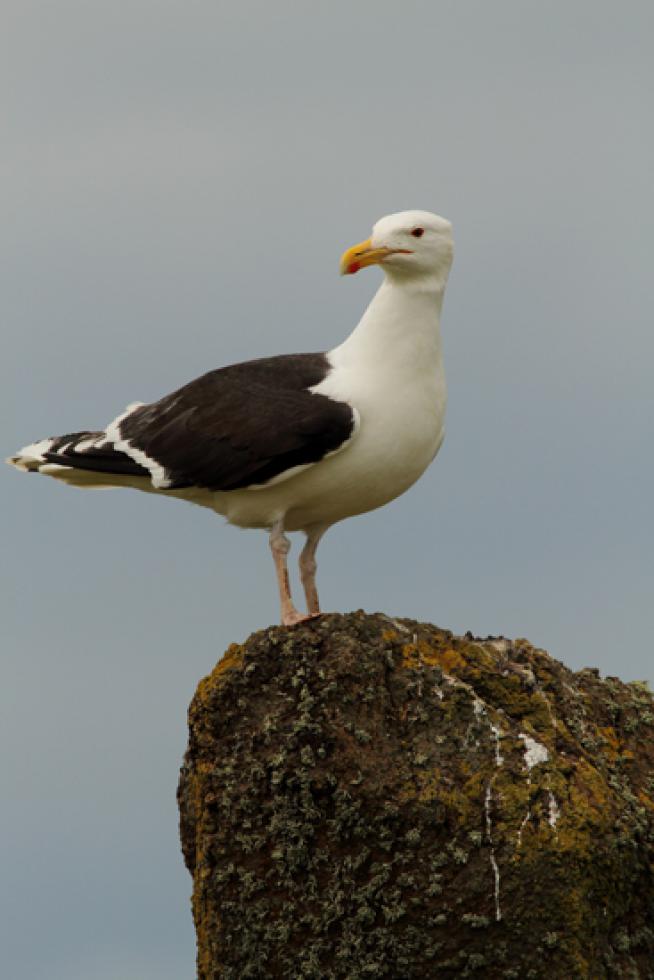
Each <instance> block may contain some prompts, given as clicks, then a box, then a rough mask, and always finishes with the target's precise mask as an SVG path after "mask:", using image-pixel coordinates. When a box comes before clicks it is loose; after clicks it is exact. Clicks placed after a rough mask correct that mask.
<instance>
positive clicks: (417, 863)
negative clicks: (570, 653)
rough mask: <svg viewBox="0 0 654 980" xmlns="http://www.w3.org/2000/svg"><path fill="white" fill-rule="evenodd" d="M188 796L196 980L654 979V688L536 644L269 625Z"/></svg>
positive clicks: (233, 657) (198, 748)
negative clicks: (567, 662) (564, 660)
mask: <svg viewBox="0 0 654 980" xmlns="http://www.w3.org/2000/svg"><path fill="white" fill-rule="evenodd" d="M179 803H180V810H181V833H182V846H183V850H184V856H185V859H186V863H187V865H188V868H189V870H190V871H191V873H192V875H193V880H194V890H193V912H194V917H195V924H196V928H197V936H198V976H199V978H200V980H214V978H225V980H248V978H268V977H288V978H292V980H299V978H315V980H330V978H334V980H336V978H347V980H368V978H373V977H387V978H390V980H404V978H406V980H409V978H413V977H416V978H419V977H429V978H432V977H439V978H444V980H447V978H455V977H480V978H484V980H493V978H507V980H508V978H516V980H526V978H535V980H536V978H547V980H552V978H561V980H572V978H589V980H602V978H619V977H625V978H627V977H629V978H632V977H645V978H648V977H650V978H651V977H654V699H653V698H652V695H651V694H650V693H649V691H648V690H647V688H646V687H645V685H641V684H623V683H621V682H620V681H619V680H617V679H616V678H606V679H604V680H602V679H601V678H600V676H599V673H598V672H597V671H594V670H582V671H581V672H579V673H576V674H575V673H572V672H571V671H569V670H567V669H566V668H565V667H564V666H563V665H562V664H560V663H558V662H557V661H555V660H553V659H552V658H551V657H549V656H548V655H547V654H546V653H545V652H543V651H542V650H537V649H535V648H534V647H532V646H531V645H530V644H529V643H527V642H526V641H524V640H517V641H509V640H505V639H494V638H487V639H485V640H479V639H475V638H473V637H472V636H469V635H468V636H465V637H458V636H453V635H452V634H451V633H449V632H446V631H444V630H440V629H437V628H436V627H434V626H429V625H425V624H421V623H414V622H411V621H410V620H391V619H388V618H387V617H385V616H382V615H375V616H367V615H365V614H363V613H353V614H351V615H347V616H340V615H330V616H323V617H321V618H320V619H317V620H314V621H312V622H310V623H308V624H302V625H300V626H297V627H293V628H291V629H284V628H272V629H267V630H264V631H262V632H260V633H257V634H255V635H253V636H252V637H250V639H249V640H248V641H247V642H246V643H245V644H243V645H242V646H236V645H234V646H232V647H230V648H229V650H228V651H227V653H226V654H225V656H224V657H223V659H222V660H221V661H220V663H219V664H218V666H217V667H216V668H215V670H214V671H213V673H212V674H211V675H210V676H209V677H207V678H205V679H204V680H203V681H202V682H201V683H200V685H199V688H198V691H197V694H196V696H195V698H194V700H193V703H192V705H191V709H190V743H189V748H188V752H187V754H186V758H185V762H184V766H183V769H182V775H181V782H180V789H179Z"/></svg>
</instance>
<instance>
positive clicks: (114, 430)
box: [96, 402, 171, 490]
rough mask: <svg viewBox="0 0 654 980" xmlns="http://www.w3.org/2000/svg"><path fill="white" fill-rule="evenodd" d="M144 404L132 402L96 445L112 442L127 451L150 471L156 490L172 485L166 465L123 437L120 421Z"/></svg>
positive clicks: (120, 449)
mask: <svg viewBox="0 0 654 980" xmlns="http://www.w3.org/2000/svg"><path fill="white" fill-rule="evenodd" d="M144 404H145V403H144V402H132V404H131V405H128V406H127V408H126V409H125V411H124V412H123V413H122V415H119V416H118V417H117V418H115V419H114V420H113V422H110V423H109V425H108V426H107V428H106V430H105V438H104V439H102V440H101V441H100V442H97V443H96V445H97V446H103V445H105V444H106V443H108V442H110V443H111V444H112V445H113V447H114V449H116V450H117V451H118V452H119V453H125V455H126V456H129V458H130V459H133V460H134V462H135V463H138V465H139V466H142V467H143V468H144V469H146V470H148V471H149V473H150V478H151V480H152V486H153V487H154V488H155V489H156V490H166V489H167V488H168V487H169V486H170V482H171V481H170V479H169V477H168V474H167V472H166V469H165V467H164V466H162V465H161V464H160V463H157V461H156V459H151V458H150V456H148V455H147V453H144V452H143V450H142V449H138V448H137V447H136V446H133V445H132V443H131V442H130V441H129V439H123V437H122V434H121V431H120V423H121V422H122V421H123V420H124V419H126V418H127V416H128V415H131V414H132V412H133V411H135V410H136V409H137V408H142V407H143V405H144Z"/></svg>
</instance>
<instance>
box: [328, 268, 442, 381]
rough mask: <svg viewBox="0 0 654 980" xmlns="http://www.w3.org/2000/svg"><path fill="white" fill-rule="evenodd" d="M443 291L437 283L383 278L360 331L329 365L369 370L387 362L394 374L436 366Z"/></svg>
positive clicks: (360, 326)
mask: <svg viewBox="0 0 654 980" xmlns="http://www.w3.org/2000/svg"><path fill="white" fill-rule="evenodd" d="M444 290H445V284H444V283H442V282H440V281H438V280H436V279H435V278H427V277H424V278H420V279H418V278H411V279H409V278H407V277H402V278H398V277H395V276H393V277H391V276H389V275H388V274H387V275H386V278H385V279H384V282H383V283H382V284H381V286H380V287H379V289H378V290H377V292H376V293H375V295H374V296H373V298H372V301H371V303H370V305H369V306H368V309H367V310H366V312H365V313H364V314H363V316H362V317H361V320H360V321H359V324H358V326H357V327H356V328H355V329H354V330H353V332H352V333H351V334H350V336H349V337H348V338H347V340H345V341H344V342H343V343H342V344H340V345H339V346H338V347H336V348H335V349H334V350H333V351H331V352H330V355H329V356H330V360H331V361H332V363H333V364H339V365H345V364H348V363H352V362H356V361H359V360H361V359H363V360H365V361H367V362H368V364H369V366H370V368H372V369H374V366H375V363H378V364H379V365H381V364H384V365H387V364H388V363H389V360H391V361H392V362H393V364H394V368H395V369H396V370H399V369H401V368H402V367H403V366H404V365H406V366H407V367H408V368H409V369H410V370H411V369H413V368H414V366H415V365H416V364H420V363H423V364H425V363H432V364H433V363H434V361H440V358H441V340H440V311H441V307H442V304H443V293H444Z"/></svg>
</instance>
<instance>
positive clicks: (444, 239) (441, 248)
mask: <svg viewBox="0 0 654 980" xmlns="http://www.w3.org/2000/svg"><path fill="white" fill-rule="evenodd" d="M453 254H454V242H453V240H452V225H451V224H450V222H449V221H447V219H446V218H441V217H440V216H439V215H437V214H431V213H430V212H429V211H399V212H398V213H397V214H389V215H387V216H386V217H385V218H380V219H379V221H378V222H377V224H376V225H375V226H374V228H373V229H372V235H371V236H370V238H368V239H366V241H365V242H360V243H359V244H358V245H353V246H352V248H349V249H348V250H347V252H344V253H343V255H342V257H341V273H342V274H343V275H351V274H352V273H354V272H358V271H359V269H362V268H363V267H364V266H366V265H381V267H382V269H383V270H384V272H385V273H386V274H387V276H388V277H389V278H391V279H396V280H418V279H420V280H430V279H431V280H435V281H436V282H438V283H440V284H442V285H443V286H444V285H445V283H446V281H447V275H448V273H449V271H450V266H451V265H452V256H453Z"/></svg>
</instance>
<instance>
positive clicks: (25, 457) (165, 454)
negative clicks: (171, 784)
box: [8, 211, 452, 625]
mask: <svg viewBox="0 0 654 980" xmlns="http://www.w3.org/2000/svg"><path fill="white" fill-rule="evenodd" d="M451 261H452V238H451V228H450V224H449V222H447V221H446V220H445V219H443V218H440V217H438V216H437V215H433V214H430V213H428V212H424V211H406V212H401V213H399V214H395V215H390V216H388V217H386V218H382V219H381V221H379V222H378V223H377V224H376V225H375V227H374V229H373V234H372V236H371V238H370V239H368V240H367V241H365V242H362V243H361V244H360V245H356V246H354V247H353V248H351V249H349V250H348V251H347V252H345V253H344V255H343V257H342V259H341V270H342V272H344V273H352V272H356V271H358V270H359V269H360V268H362V267H363V266H365V265H372V264H379V265H381V266H382V268H383V270H384V272H385V281H384V283H383V284H382V286H381V287H380V289H379V290H378V292H377V294H376V296H375V297H374V299H373V300H372V302H371V304H370V306H369V307H368V309H367V311H366V312H365V314H364V316H363V318H362V319H361V321H360V323H359V325H358V326H357V328H356V329H355V330H354V332H353V333H352V334H351V335H350V336H349V337H348V338H347V340H346V341H344V343H342V344H341V345H340V346H338V347H336V348H334V349H332V350H331V351H329V352H328V353H326V354H289V355H281V356H279V357H267V358H262V359H260V360H255V361H249V362H246V363H243V364H234V365H231V366H229V367H225V368H220V369H218V370H215V371H210V372H209V373H208V374H205V375H203V376H202V377H200V378H197V379H196V380H195V381H192V382H190V384H187V385H185V386H184V387H183V388H180V389H178V390H177V391H175V392H173V393H172V394H170V395H167V396H165V397H164V398H162V399H160V400H159V401H157V402H154V403H152V404H149V405H143V404H141V403H135V404H133V405H130V406H129V407H128V408H127V409H126V411H125V412H123V413H122V414H121V415H119V416H118V417H117V418H116V419H115V420H114V421H113V422H111V423H110V424H109V425H108V426H107V428H106V429H105V430H104V431H101V432H98V431H96V432H91V431H83V432H76V433H70V434H68V435H64V436H58V437H53V438H50V439H43V440H41V441H40V442H36V443H33V444H31V445H29V446H26V447H25V448H24V449H22V450H21V451H20V452H19V453H17V454H16V455H15V456H13V457H11V458H10V459H9V460H8V462H10V463H12V464H13V465H15V466H16V467H18V468H19V469H22V470H27V471H30V472H40V473H44V474H47V475H49V476H53V477H55V478H57V479H59V480H63V481H64V482H67V483H70V484H72V485H75V486H80V487H107V486H114V487H115V486H131V487H136V488H138V489H141V490H145V491H147V492H150V493H160V494H167V495H172V496H176V497H180V498H182V499H186V500H190V501H191V502H194V503H198V504H202V505H204V506H207V507H210V508H212V509H213V510H215V511H217V512H218V513H220V514H223V515H224V516H225V517H226V518H227V519H228V520H229V521H230V522H231V523H233V524H236V525H239V526H241V527H259V528H268V529H269V530H270V543H271V548H272V552H273V557H274V560H275V567H276V571H277V577H278V584H279V589H280V598H281V606H282V622H283V623H285V624H287V625H290V624H292V623H295V622H298V621H300V620H301V619H303V618H305V617H304V616H302V615H301V614H300V613H299V612H298V611H297V610H296V609H295V607H294V606H293V604H292V601H291V595H290V588H289V584H288V572H287V568H286V554H287V552H288V548H289V544H288V539H287V538H286V536H285V534H284V531H296V530H302V531H304V532H305V534H306V536H307V542H306V545H305V547H304V549H303V551H302V554H301V556H300V572H301V577H302V582H303V586H304V590H305V594H306V599H307V606H308V613H309V615H316V614H317V613H318V612H319V611H320V607H319V603H318V595H317V591H316V586H315V569H316V565H315V552H316V548H317V545H318V541H319V540H320V538H321V536H322V534H323V533H324V532H325V530H326V529H327V528H328V527H329V526H330V525H332V524H334V523H336V522H337V521H340V520H343V519H344V518H346V517H350V516H353V515H355V514H360V513H363V512H365V511H368V510H372V509H374V508H376V507H379V506H381V505H383V504H385V503H387V502H388V501H390V500H392V499H393V498H395V497H397V496H399V494H401V493H403V492H404V491H405V490H406V489H408V487H410V486H411V485H412V484H413V483H414V482H415V480H417V479H418V477H419V476H420V475H421V474H422V473H423V472H424V470H425V469H426V467H427V466H428V465H429V463H430V462H431V460H432V459H433V458H434V456H435V455H436V453H437V451H438V449H439V447H440V444H441V442H442V439H443V432H444V430H443V423H444V415H445V401H446V389H445V378H444V373H443V364H442V357H441V345H440V334H439V315H440V309H441V305H442V299H443V293H444V289H445V284H446V281H447V276H448V272H449V268H450V265H451Z"/></svg>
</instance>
